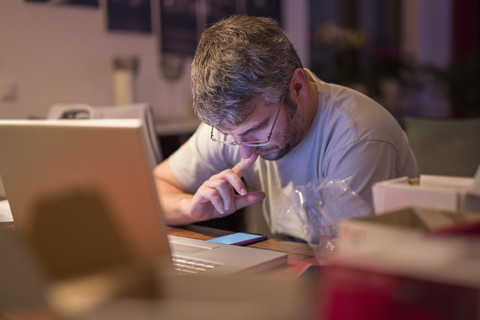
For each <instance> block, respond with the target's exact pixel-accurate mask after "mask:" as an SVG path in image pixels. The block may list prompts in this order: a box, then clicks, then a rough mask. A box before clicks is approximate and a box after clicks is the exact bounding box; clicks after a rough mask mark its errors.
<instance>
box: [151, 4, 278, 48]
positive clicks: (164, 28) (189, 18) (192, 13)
mask: <svg viewBox="0 0 480 320" xmlns="http://www.w3.org/2000/svg"><path fill="white" fill-rule="evenodd" d="M234 14H240V15H251V16H263V17H271V18H274V19H276V20H277V21H278V22H279V23H280V25H281V1H280V0H181V1H179V0H160V14H159V15H158V16H159V17H160V30H161V31H160V42H161V48H162V52H165V53H172V54H177V55H181V56H193V55H194V53H195V49H196V47H197V43H198V40H199V38H200V34H201V32H202V31H203V30H204V29H205V28H206V27H208V26H210V25H211V24H213V23H215V22H217V21H218V20H220V19H222V18H224V17H227V16H231V15H234Z"/></svg>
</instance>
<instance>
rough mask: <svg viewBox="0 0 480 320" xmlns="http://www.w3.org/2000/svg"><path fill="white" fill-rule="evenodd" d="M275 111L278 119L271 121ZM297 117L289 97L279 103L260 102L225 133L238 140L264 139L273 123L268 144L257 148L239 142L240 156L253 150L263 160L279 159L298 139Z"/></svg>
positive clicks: (299, 131)
mask: <svg viewBox="0 0 480 320" xmlns="http://www.w3.org/2000/svg"><path fill="white" fill-rule="evenodd" d="M278 108H280V110H279V109H278ZM278 110H279V111H278ZM277 111H278V112H279V113H278V118H277V121H276V122H275V123H274V121H275V116H276V113H277ZM298 117H299V116H298V113H297V112H296V105H295V104H293V103H292V102H291V101H290V100H289V99H288V97H287V98H285V100H284V104H283V105H282V106H280V105H266V104H265V103H264V102H259V103H257V104H256V106H255V108H254V109H253V113H252V115H251V116H250V117H249V119H248V121H247V122H245V123H244V124H242V125H240V126H239V127H237V128H235V129H234V130H231V131H229V132H225V133H227V134H230V135H232V136H233V138H234V139H235V141H237V142H248V141H265V140H267V138H268V135H269V134H270V131H271V130H272V126H273V130H272V131H271V132H272V135H271V137H270V141H269V143H268V144H267V145H265V146H258V147H251V146H245V145H240V146H239V148H240V154H241V156H242V158H248V157H250V155H251V154H252V153H253V152H256V153H258V154H259V155H260V156H261V157H262V158H264V159H265V160H278V159H280V158H282V157H283V156H284V155H286V154H287V153H288V152H290V150H292V149H293V147H295V146H296V145H297V144H298V142H299V141H300V137H301V134H302V132H303V128H302V127H301V121H299V119H298Z"/></svg>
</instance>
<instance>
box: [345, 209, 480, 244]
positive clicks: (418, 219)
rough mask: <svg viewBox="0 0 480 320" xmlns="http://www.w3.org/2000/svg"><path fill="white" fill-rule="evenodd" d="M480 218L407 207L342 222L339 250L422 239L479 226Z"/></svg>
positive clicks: (475, 215) (468, 214) (473, 215)
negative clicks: (457, 227)
mask: <svg viewBox="0 0 480 320" xmlns="http://www.w3.org/2000/svg"><path fill="white" fill-rule="evenodd" d="M479 221H480V215H478V214H476V213H463V212H453V211H443V210H433V209H424V208H407V209H401V210H396V211H391V212H388V213H385V214H381V215H377V216H370V217H362V218H353V219H345V220H342V221H341V222H340V224H339V233H338V234H339V236H338V249H339V251H342V252H345V251H353V252H354V251H356V250H358V249H360V248H363V247H370V246H377V245H381V246H386V247H390V248H391V249H394V248H395V247H396V245H397V244H398V243H401V242H404V241H407V240H413V239H418V240H420V239H424V238H426V237H428V236H429V235H431V236H433V235H434V234H435V233H436V232H438V231H441V230H445V229H446V228H451V227H453V226H459V225H466V224H467V223H472V222H475V223H478V222H479Z"/></svg>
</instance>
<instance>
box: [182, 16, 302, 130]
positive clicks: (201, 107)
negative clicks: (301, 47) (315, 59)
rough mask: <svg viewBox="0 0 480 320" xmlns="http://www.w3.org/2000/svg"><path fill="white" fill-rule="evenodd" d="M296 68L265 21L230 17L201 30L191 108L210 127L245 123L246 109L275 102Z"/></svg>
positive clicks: (278, 32) (281, 37) (291, 52)
mask: <svg viewBox="0 0 480 320" xmlns="http://www.w3.org/2000/svg"><path fill="white" fill-rule="evenodd" d="M297 68H302V64H301V61H300V58H299V57H298V54H297V52H296V51H295V49H294V48H293V46H292V44H291V43H290V41H289V40H288V38H287V37H286V36H285V34H284V33H283V31H282V29H281V28H280V27H279V25H278V23H277V22H276V21H275V20H274V19H271V18H262V17H250V16H232V17H229V18H227V19H224V20H221V21H219V22H217V23H215V24H214V25H212V26H211V27H209V28H208V29H206V30H205V31H204V32H203V33H202V36H201V38H200V42H199V44H198V47H197V51H196V53H195V58H194V60H193V63H192V75H191V76H192V79H191V81H192V83H191V85H192V93H193V109H194V111H195V113H196V114H197V115H198V116H199V117H200V119H201V120H202V121H203V122H205V123H207V124H209V125H212V126H221V127H223V128H228V127H235V126H238V125H241V124H243V123H244V122H245V121H247V120H248V116H249V114H250V111H251V110H249V108H246V104H247V103H249V102H250V101H252V100H253V99H258V98H261V99H263V100H264V101H265V103H267V104H274V103H279V102H280V100H281V99H282V97H283V96H284V95H285V94H286V93H288V82H289V80H290V77H291V75H292V73H293V71H294V70H295V69H297Z"/></svg>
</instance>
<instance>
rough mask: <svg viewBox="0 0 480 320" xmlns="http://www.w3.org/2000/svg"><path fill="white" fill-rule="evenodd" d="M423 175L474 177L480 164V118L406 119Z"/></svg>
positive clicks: (410, 140) (406, 125) (409, 136)
mask: <svg viewBox="0 0 480 320" xmlns="http://www.w3.org/2000/svg"><path fill="white" fill-rule="evenodd" d="M404 125H405V132H406V133H407V136H408V140H409V143H410V146H411V148H412V150H413V152H414V153H415V157H416V158H417V162H418V165H419V167H420V171H421V173H422V174H429V175H446V176H463V177H472V176H474V175H475V172H476V170H477V168H478V166H479V164H480V118H421V117H414V116H407V117H405V118H404Z"/></svg>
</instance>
